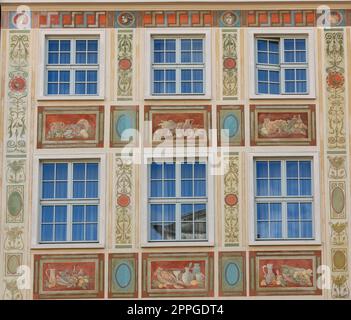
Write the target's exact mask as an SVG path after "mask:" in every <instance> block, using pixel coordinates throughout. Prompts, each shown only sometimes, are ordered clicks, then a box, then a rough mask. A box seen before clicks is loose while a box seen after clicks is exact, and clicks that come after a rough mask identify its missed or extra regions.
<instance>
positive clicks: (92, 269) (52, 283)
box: [34, 255, 104, 299]
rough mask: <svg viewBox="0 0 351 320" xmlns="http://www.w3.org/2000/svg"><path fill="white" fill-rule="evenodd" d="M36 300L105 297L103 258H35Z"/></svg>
mask: <svg viewBox="0 0 351 320" xmlns="http://www.w3.org/2000/svg"><path fill="white" fill-rule="evenodd" d="M34 260H35V277H34V287H35V290H34V297H35V298H37V299H42V298H43V299H45V298H60V297H64V298H74V297H86V298H89V297H91V298H97V297H101V296H103V271H104V270H103V255H45V256H44V255H43V256H40V255H36V256H35V259H34Z"/></svg>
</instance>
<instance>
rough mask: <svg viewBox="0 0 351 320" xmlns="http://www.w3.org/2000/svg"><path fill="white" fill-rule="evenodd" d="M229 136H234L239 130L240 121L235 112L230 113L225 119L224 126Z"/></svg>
mask: <svg viewBox="0 0 351 320" xmlns="http://www.w3.org/2000/svg"><path fill="white" fill-rule="evenodd" d="M222 129H227V130H228V131H225V132H226V133H228V136H229V137H234V136H235V135H236V134H237V132H238V130H239V121H238V119H237V117H236V116H235V115H234V114H228V115H227V116H226V117H225V118H224V120H223V128H222Z"/></svg>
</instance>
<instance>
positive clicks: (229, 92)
mask: <svg viewBox="0 0 351 320" xmlns="http://www.w3.org/2000/svg"><path fill="white" fill-rule="evenodd" d="M238 38H239V36H238V33H237V30H235V29H223V30H222V74H223V79H222V94H223V100H235V99H238V91H239V90H238V88H239V84H238V51H239V48H238V46H239V39H238Z"/></svg>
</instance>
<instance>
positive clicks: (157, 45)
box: [154, 39, 164, 50]
mask: <svg viewBox="0 0 351 320" xmlns="http://www.w3.org/2000/svg"><path fill="white" fill-rule="evenodd" d="M154 50H164V40H163V39H155V40H154Z"/></svg>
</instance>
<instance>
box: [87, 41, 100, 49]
mask: <svg viewBox="0 0 351 320" xmlns="http://www.w3.org/2000/svg"><path fill="white" fill-rule="evenodd" d="M97 50H98V40H88V51H97Z"/></svg>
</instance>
